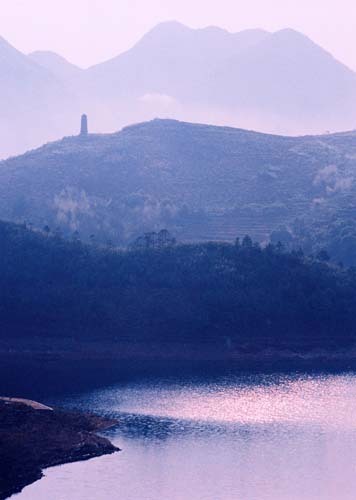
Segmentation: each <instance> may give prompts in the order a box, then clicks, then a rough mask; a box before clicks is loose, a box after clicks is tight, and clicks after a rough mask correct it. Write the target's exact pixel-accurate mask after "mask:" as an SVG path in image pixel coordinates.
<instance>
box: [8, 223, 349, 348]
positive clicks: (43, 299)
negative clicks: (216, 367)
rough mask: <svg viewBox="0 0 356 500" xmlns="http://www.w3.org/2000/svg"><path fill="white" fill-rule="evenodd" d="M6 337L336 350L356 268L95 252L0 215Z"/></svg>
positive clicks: (245, 256)
mask: <svg viewBox="0 0 356 500" xmlns="http://www.w3.org/2000/svg"><path fill="white" fill-rule="evenodd" d="M0 248H1V260H0V280H1V281H0V284H1V286H0V293H1V300H0V324H1V335H2V338H3V339H4V338H22V339H23V338H26V339H34V338H41V337H42V338H61V339H63V338H64V339H65V338H71V339H72V338H76V339H77V340H83V341H85V340H89V339H92V340H93V339H95V340H97V341H100V340H104V339H105V340H108V339H109V340H113V341H115V342H116V341H117V342H120V341H129V342H141V341H149V342H150V343H152V345H154V343H155V342H158V343H159V342H176V343H177V342H178V343H179V342H181V343H195V344H198V345H199V344H202V343H206V342H209V343H213V344H217V345H218V346H220V347H224V346H226V345H229V346H236V347H238V346H242V345H244V346H246V345H247V346H248V348H249V349H255V348H259V347H261V346H262V347H276V348H282V347H289V348H293V349H296V350H305V349H310V348H312V347H324V348H330V349H335V348H336V347H343V346H345V345H349V344H350V343H353V342H354V341H355V340H356V318H355V314H354V311H355V308H356V275H355V272H354V271H353V270H349V271H346V270H340V269H339V268H335V267H332V266H330V265H328V264H327V263H324V262H322V261H321V260H315V261H311V260H309V259H306V258H305V257H304V256H303V255H302V254H301V253H284V252H283V249H282V248H280V247H279V246H276V247H272V246H269V247H267V248H265V249H261V248H260V247H259V246H258V245H256V244H252V241H251V240H250V239H249V238H245V239H244V240H243V241H242V242H241V243H240V242H238V243H237V244H236V243H235V244H228V243H226V244H218V243H205V244H197V245H177V246H170V247H166V248H162V249H152V250H136V251H125V252H122V251H117V250H113V249H111V250H101V249H99V248H96V247H94V246H88V245H84V244H82V243H81V242H79V241H75V242H68V241H65V240H62V239H61V238H59V237H55V236H50V235H47V236H46V235H43V234H40V233H37V232H34V231H31V230H27V229H24V228H23V227H20V226H16V225H13V224H8V223H1V224H0Z"/></svg>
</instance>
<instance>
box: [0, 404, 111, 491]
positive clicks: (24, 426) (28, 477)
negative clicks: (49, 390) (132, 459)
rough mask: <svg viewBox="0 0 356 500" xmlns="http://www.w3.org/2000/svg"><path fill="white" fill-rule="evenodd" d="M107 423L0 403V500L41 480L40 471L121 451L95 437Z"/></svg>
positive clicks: (91, 417)
mask: <svg viewBox="0 0 356 500" xmlns="http://www.w3.org/2000/svg"><path fill="white" fill-rule="evenodd" d="M116 424H117V422H116V421H114V420H112V419H107V418H104V417H99V416H96V415H90V414H81V413H73V412H67V411H62V410H59V409H52V408H49V407H46V406H44V405H41V404H40V403H37V402H34V401H28V400H25V399H21V400H19V399H17V398H0V443H1V444H0V463H1V477H0V500H4V499H6V498H9V497H11V496H12V495H14V494H17V493H20V492H21V491H22V490H23V489H24V488H25V487H26V486H29V485H30V484H33V483H34V482H36V481H38V480H39V479H41V478H42V477H43V471H44V469H47V468H49V467H54V466H58V465H64V464H67V463H72V462H78V461H85V460H89V459H91V458H95V457H100V456H103V455H108V454H113V453H116V452H117V451H120V450H119V448H117V447H115V446H114V445H113V444H111V443H110V441H109V440H108V439H106V438H105V437H102V436H99V435H98V434H97V432H100V431H103V430H106V429H108V428H110V427H113V426H114V425H116Z"/></svg>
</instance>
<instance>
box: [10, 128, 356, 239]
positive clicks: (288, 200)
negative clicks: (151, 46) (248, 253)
mask: <svg viewBox="0 0 356 500" xmlns="http://www.w3.org/2000/svg"><path fill="white" fill-rule="evenodd" d="M355 172H356V133H355V132H350V133H344V134H335V135H323V136H307V137H296V138H292V137H282V136H274V135H266V134H260V133H256V132H251V131H246V130H241V129H232V128H225V127H213V126H207V125H193V124H189V123H182V122H176V121H172V120H154V121H152V122H148V123H143V124H139V125H135V126H132V127H128V128H126V129H124V130H122V131H121V132H118V133H116V134H107V135H94V134H93V135H89V136H88V137H69V138H65V139H63V140H62V141H58V142H55V143H50V144H47V145H45V146H43V147H42V148H40V149H37V150H35V151H31V152H28V153H26V154H25V155H23V156H19V157H16V158H12V159H9V160H7V161H4V162H2V163H0V217H1V218H3V219H7V220H13V221H16V222H23V221H24V220H26V221H27V222H28V223H32V224H34V225H35V226H37V227H40V228H43V227H44V226H45V225H48V226H49V228H50V230H51V231H52V232H54V231H62V232H63V233H64V234H66V235H68V234H71V233H73V232H75V231H79V233H80V237H81V238H82V239H84V240H88V239H89V237H92V239H93V238H94V239H96V240H98V241H100V242H102V243H106V242H107V241H108V240H111V241H112V242H113V243H114V244H127V243H129V242H131V241H132V240H133V239H134V238H135V237H136V236H138V235H139V234H141V233H143V232H145V231H152V230H158V229H161V228H167V229H169V230H170V231H171V232H174V233H175V234H176V235H177V236H178V238H179V239H180V240H181V241H182V240H184V241H198V240H230V241H231V240H234V239H235V237H236V236H243V235H244V234H246V233H248V234H250V235H251V236H252V237H253V239H255V240H258V241H263V240H267V239H268V237H269V234H270V232H271V231H273V230H275V229H276V228H277V227H278V226H279V225H280V224H289V223H290V222H291V221H293V220H294V219H295V218H297V217H298V218H301V217H305V216H309V215H310V214H311V213H320V212H321V213H327V212H328V211H329V210H331V211H338V210H346V211H347V214H348V216H349V217H352V216H353V215H355V213H356V210H355V202H354V200H355V186H356V184H355Z"/></svg>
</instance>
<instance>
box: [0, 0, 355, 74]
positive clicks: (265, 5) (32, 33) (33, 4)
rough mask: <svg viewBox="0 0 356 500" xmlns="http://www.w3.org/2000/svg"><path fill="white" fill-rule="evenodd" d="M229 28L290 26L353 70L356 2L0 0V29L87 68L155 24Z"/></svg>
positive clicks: (26, 45) (15, 40) (20, 44)
mask: <svg viewBox="0 0 356 500" xmlns="http://www.w3.org/2000/svg"><path fill="white" fill-rule="evenodd" d="M172 19H175V20H177V21H180V22H182V23H184V24H187V25H188V26H191V27H193V28H198V27H204V26H208V25H217V26H220V27H223V28H226V29H228V30H229V31H240V30H242V29H246V28H265V29H267V30H270V31H276V30H278V29H281V28H286V27H290V28H294V29H297V30H299V31H302V32H303V33H305V34H306V35H308V36H310V37H311V38H312V39H313V40H314V41H315V42H317V43H319V44H320V45H322V46H323V47H324V48H326V49H327V50H329V51H330V52H332V53H333V54H334V55H335V56H336V57H337V58H338V59H340V60H341V61H343V62H345V63H346V64H348V65H349V66H350V67H352V68H353V69H354V70H356V0H0V35H1V36H3V37H4V38H6V39H7V40H8V41H9V42H10V43H12V44H13V45H15V46H16V47H17V48H18V49H20V50H22V51H24V52H30V51H33V50H37V49H47V50H54V51H56V52H58V53H60V54H62V55H63V56H65V57H66V58H67V59H68V60H70V61H71V62H74V63H76V64H79V65H81V66H88V65H90V64H94V63H96V62H99V61H102V60H105V59H108V58H110V57H113V56H115V55H117V54H118V53H120V52H122V51H124V50H126V49H128V48H129V47H130V46H132V45H133V44H134V43H135V42H136V41H137V40H138V39H139V38H140V37H141V36H142V35H143V34H144V33H145V32H146V31H148V30H149V29H150V28H152V27H153V26H154V25H155V24H157V23H159V22H161V21H166V20H172Z"/></svg>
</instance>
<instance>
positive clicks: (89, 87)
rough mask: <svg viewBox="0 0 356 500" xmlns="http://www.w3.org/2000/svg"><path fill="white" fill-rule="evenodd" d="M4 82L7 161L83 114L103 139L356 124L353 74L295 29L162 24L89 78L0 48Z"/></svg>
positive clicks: (45, 55) (45, 57)
mask: <svg viewBox="0 0 356 500" xmlns="http://www.w3.org/2000/svg"><path fill="white" fill-rule="evenodd" d="M0 75H1V78H0V95H1V98H2V100H3V104H4V105H3V106H2V108H3V109H4V111H3V113H2V117H0V132H1V134H0V157H5V156H7V155H9V154H14V153H17V152H23V151H24V150H26V149H29V148H32V147H34V146H38V145H40V144H42V143H44V142H46V141H48V140H53V139H55V138H58V137H61V136H63V135H68V134H70V133H74V132H75V131H76V128H77V120H78V115H80V113H83V112H85V113H87V114H88V115H89V116H90V124H91V127H92V130H95V131H98V132H108V131H113V130H118V129H120V128H121V127H122V126H125V125H127V124H129V123H135V122H141V121H147V120H151V119H153V118H155V117H161V118H174V119H178V120H182V121H190V122H201V123H210V124H217V125H229V126H234V127H243V128H250V129H255V130H263V131H266V132H272V133H283V134H299V133H321V132H324V131H325V130H345V129H352V128H354V126H355V123H356V74H355V73H354V72H353V71H351V70H350V69H349V68H347V67H346V66H344V65H343V64H341V63H339V62H338V61H337V60H336V59H334V58H333V57H332V56H331V55H330V54H329V53H328V52H326V51H325V50H323V49H322V48H320V47H319V46H318V45H316V44H315V43H314V42H312V41H311V40H310V39H309V38H307V37H305V36H304V35H302V34H300V33H298V32H296V31H294V30H290V29H287V30H281V31H278V32H276V33H269V32H267V31H264V30H258V29H257V30H245V31H241V32H239V33H234V34H232V33H229V32H228V31H226V30H223V29H220V28H216V27H208V28H205V29H198V30H194V29H191V28H188V27H187V26H184V25H182V24H180V23H177V22H167V23H162V24H160V25H158V26H156V27H155V28H154V29H152V30H151V31H150V32H148V33H147V34H146V35H145V36H144V37H143V38H142V39H141V40H140V41H138V43H137V44H135V45H134V46H133V47H132V48H131V49H130V50H128V51H126V52H125V53H123V54H121V55H119V56H117V57H115V58H113V59H111V60H109V61H106V62H103V63H101V64H97V65H95V66H93V67H91V68H89V69H87V70H83V69H81V68H78V67H76V66H75V65H72V64H70V63H69V62H67V61H66V60H65V59H64V58H62V57H61V56H59V55H57V54H55V53H51V52H45V51H38V52H35V53H32V54H29V55H28V56H26V55H24V54H22V53H20V52H19V51H17V50H16V49H14V48H13V47H11V45H9V44H8V43H7V42H6V41H5V40H0ZM34 124H35V126H34Z"/></svg>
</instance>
